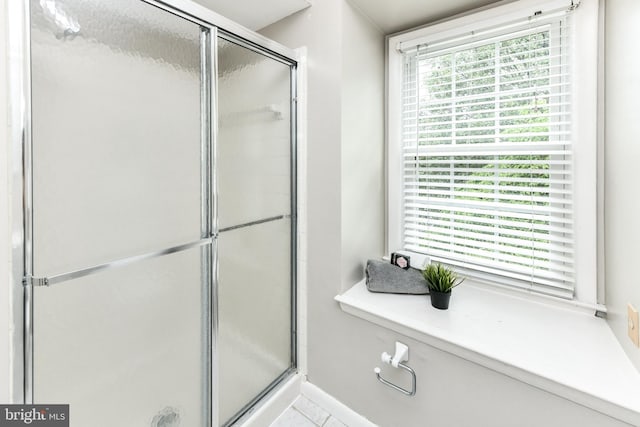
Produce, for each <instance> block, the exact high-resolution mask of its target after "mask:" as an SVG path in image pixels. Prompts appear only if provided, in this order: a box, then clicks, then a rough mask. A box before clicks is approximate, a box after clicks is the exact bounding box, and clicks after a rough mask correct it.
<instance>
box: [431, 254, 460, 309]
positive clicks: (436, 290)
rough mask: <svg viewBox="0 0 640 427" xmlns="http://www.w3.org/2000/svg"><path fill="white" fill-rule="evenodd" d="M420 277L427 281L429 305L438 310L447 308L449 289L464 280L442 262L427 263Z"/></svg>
mask: <svg viewBox="0 0 640 427" xmlns="http://www.w3.org/2000/svg"><path fill="white" fill-rule="evenodd" d="M422 277H424V280H426V281H427V286H428V287H429V295H430V297H431V305H432V306H434V307H435V308H437V309H440V310H446V309H447V308H449V298H451V289H453V288H455V287H456V286H458V285H459V284H460V283H462V282H463V281H464V278H461V277H459V276H458V275H457V274H456V273H455V272H454V271H453V270H451V269H450V268H449V267H445V266H444V265H442V264H437V263H434V264H429V265H427V266H426V267H425V269H424V270H422Z"/></svg>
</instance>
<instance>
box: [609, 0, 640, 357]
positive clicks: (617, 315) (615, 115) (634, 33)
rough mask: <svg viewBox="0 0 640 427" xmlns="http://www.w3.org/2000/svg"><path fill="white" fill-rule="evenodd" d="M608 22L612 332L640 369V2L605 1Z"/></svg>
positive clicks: (610, 307)
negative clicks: (639, 343)
mask: <svg viewBox="0 0 640 427" xmlns="http://www.w3.org/2000/svg"><path fill="white" fill-rule="evenodd" d="M605 13H606V21H605V98H606V102H605V257H606V258H605V262H606V273H605V274H606V278H605V279H606V281H605V290H606V304H607V310H608V319H609V324H610V325H611V328H612V329H613V331H614V333H615V334H616V336H617V337H618V339H619V340H620V342H621V343H622V346H623V348H624V349H625V350H626V352H627V354H628V355H629V357H630V358H631V360H632V361H633V362H634V364H635V365H636V367H638V369H640V349H638V348H637V347H635V346H633V344H632V343H631V341H630V340H629V338H628V337H627V304H628V303H631V304H633V305H634V306H635V307H636V308H637V309H640V283H639V282H638V279H637V278H636V277H635V276H636V273H637V272H636V269H635V268H636V266H637V264H638V254H640V222H639V221H638V212H639V211H640V192H639V191H638V188H637V186H636V184H637V182H638V177H637V176H636V172H637V170H638V161H639V159H640V121H639V120H638V112H639V111H640V77H639V76H640V57H638V55H637V49H636V44H637V42H638V40H640V25H638V24H639V23H640V2H638V1H637V0H608V1H606V11H605Z"/></svg>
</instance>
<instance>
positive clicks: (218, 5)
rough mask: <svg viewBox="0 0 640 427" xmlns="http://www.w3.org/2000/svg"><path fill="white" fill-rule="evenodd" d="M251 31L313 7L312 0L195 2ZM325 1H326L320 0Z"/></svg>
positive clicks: (212, 0)
mask: <svg viewBox="0 0 640 427" xmlns="http://www.w3.org/2000/svg"><path fill="white" fill-rule="evenodd" d="M195 1H196V2H197V3H200V4H201V5H203V6H205V7H207V8H209V9H211V10H214V11H216V12H217V13H219V14H220V15H222V16H224V17H226V18H229V19H231V20H232V21H235V22H237V23H239V24H241V25H243V26H245V27H247V28H249V29H250V30H254V31H257V30H259V29H261V28H264V27H266V26H267V25H269V24H273V23H274V22H277V21H279V20H281V19H282V18H285V17H287V16H289V15H291V14H292V13H295V12H297V11H299V10H302V9H305V8H307V7H309V6H310V5H311V2H310V0H270V1H266V0H258V1H256V0H195ZM319 1H324V0H319Z"/></svg>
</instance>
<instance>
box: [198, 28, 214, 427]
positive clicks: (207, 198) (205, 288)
mask: <svg viewBox="0 0 640 427" xmlns="http://www.w3.org/2000/svg"><path fill="white" fill-rule="evenodd" d="M200 34H201V36H200V79H201V93H200V99H201V107H200V115H201V118H200V123H201V128H202V129H201V132H202V134H201V143H202V152H201V162H202V163H201V168H200V177H201V184H200V187H201V188H200V189H201V196H200V199H201V205H202V207H201V218H200V227H201V236H200V237H201V238H210V236H211V234H212V228H211V223H212V218H211V108H210V106H211V58H210V55H209V50H210V49H211V48H210V45H211V31H210V30H209V29H208V28H204V27H202V29H201V33H200ZM211 255H212V250H211V245H207V246H205V247H203V248H202V252H201V264H200V265H201V281H202V302H201V304H202V305H201V307H202V313H203V314H204V315H203V319H202V321H203V328H202V330H203V337H202V346H203V348H202V364H203V366H202V371H203V372H204V378H203V381H202V401H203V408H202V411H203V414H202V419H203V420H204V422H205V426H207V427H211V426H212V415H213V412H212V409H211V406H212V398H211V378H212V377H211V352H212V348H211V342H212V328H211V295H212V292H211V287H212V286H211V285H212V278H213V270H212V259H211Z"/></svg>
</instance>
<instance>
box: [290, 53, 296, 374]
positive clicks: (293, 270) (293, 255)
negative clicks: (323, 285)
mask: <svg viewBox="0 0 640 427" xmlns="http://www.w3.org/2000/svg"><path fill="white" fill-rule="evenodd" d="M297 69H298V67H297V64H291V65H290V70H291V71H290V76H291V77H290V81H291V112H290V126H291V129H290V134H289V138H290V146H291V152H290V159H291V160H290V172H289V173H290V174H291V176H290V192H291V367H292V368H297V366H298V293H297V289H298V286H297V282H298V185H297V183H298V163H297V160H298V144H297V141H298V139H297V134H298V121H297V118H298V79H297V75H298V73H297Z"/></svg>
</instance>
